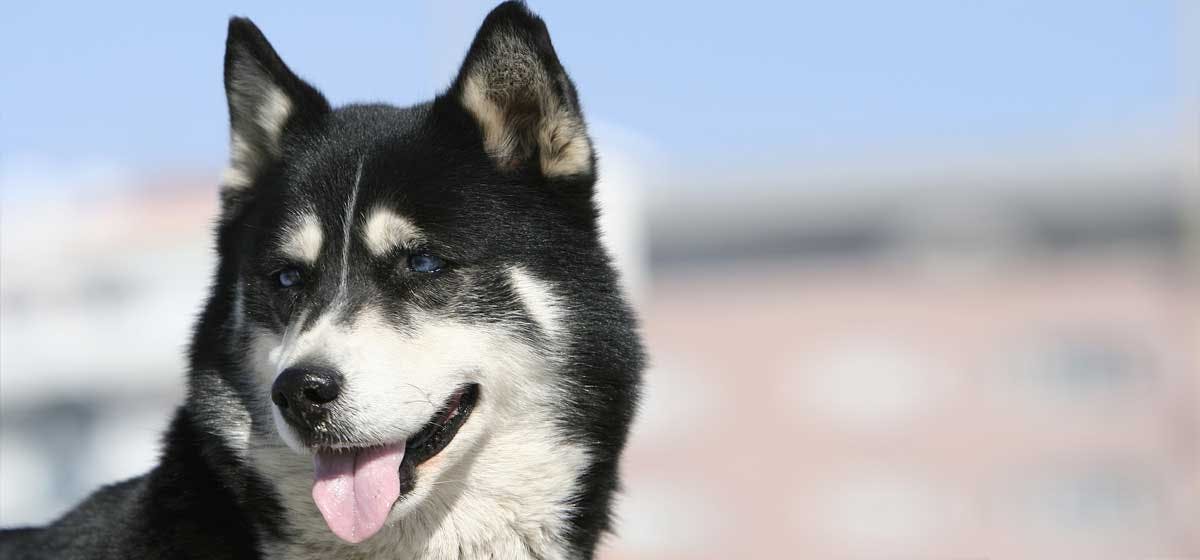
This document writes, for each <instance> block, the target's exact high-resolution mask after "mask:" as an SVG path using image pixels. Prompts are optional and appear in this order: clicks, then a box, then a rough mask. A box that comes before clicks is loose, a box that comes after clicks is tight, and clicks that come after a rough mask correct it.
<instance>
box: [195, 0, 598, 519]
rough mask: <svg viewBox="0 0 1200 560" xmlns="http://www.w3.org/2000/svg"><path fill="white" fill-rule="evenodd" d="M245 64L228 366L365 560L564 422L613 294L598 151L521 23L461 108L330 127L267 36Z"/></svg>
mask: <svg viewBox="0 0 1200 560" xmlns="http://www.w3.org/2000/svg"><path fill="white" fill-rule="evenodd" d="M226 48H227V50H226V55H225V89H226V93H227V96H228V104H229V113H230V123H231V158H230V164H229V168H228V170H227V172H226V174H225V176H224V179H223V186H222V216H221V225H220V235H219V242H218V243H219V249H220V254H221V263H220V267H221V270H222V271H223V272H222V273H221V274H222V275H224V276H223V277H224V278H226V279H227V282H228V284H227V288H228V291H229V294H228V296H229V297H231V298H232V301H233V304H232V306H231V309H230V311H229V318H228V321H227V323H226V326H225V328H226V330H228V331H229V332H230V333H231V335H230V336H229V337H228V346H229V354H230V355H232V356H237V357H238V359H239V360H240V362H241V367H242V369H243V371H245V372H246V374H247V375H248V376H249V377H250V378H251V379H250V381H249V383H248V384H247V386H248V387H249V388H248V389H247V392H248V394H249V395H250V396H249V399H250V400H251V401H252V403H251V404H252V405H253V406H251V409H252V411H253V412H252V414H253V415H255V417H256V419H257V420H258V424H260V425H269V426H272V427H273V430H271V431H266V430H259V431H257V432H256V435H255V436H254V437H257V438H266V439H274V440H276V441H280V442H282V443H283V444H286V446H287V447H288V448H290V450H291V451H292V452H294V453H295V454H299V455H301V456H311V457H312V460H313V461H314V462H315V471H314V478H315V483H314V485H313V491H312V496H313V500H314V501H315V503H316V505H317V506H318V508H319V509H320V510H321V512H322V514H323V515H324V518H325V520H326V521H327V523H328V524H329V527H330V528H331V529H332V530H333V531H334V532H335V533H336V534H338V536H340V537H342V538H343V539H344V540H347V541H351V542H358V541H361V540H363V539H366V538H368V537H370V536H371V535H372V534H374V533H375V532H377V531H378V530H379V529H380V527H381V526H383V524H385V523H386V521H387V518H388V516H389V514H392V515H394V514H395V512H394V511H393V510H394V509H404V508H412V507H416V504H418V503H419V502H420V500H421V498H422V497H423V496H425V495H427V494H428V493H429V492H430V491H431V488H432V485H433V481H434V480H436V478H437V477H438V473H440V472H443V471H445V470H446V469H448V468H451V467H452V466H453V465H454V464H456V463H461V462H463V461H466V460H467V458H468V457H470V455H471V453H472V452H473V451H474V450H476V449H477V448H479V447H480V446H481V445H482V444H483V443H482V442H483V441H484V440H485V439H486V438H487V437H488V434H489V432H491V431H494V430H497V429H500V427H501V426H502V425H503V424H504V423H506V422H522V421H525V420H526V419H525V418H523V417H527V416H530V415H533V416H536V417H540V416H537V415H538V414H541V413H540V412H539V411H543V410H546V409H547V407H551V406H553V403H556V402H558V403H561V402H563V401H565V400H566V397H565V393H566V391H567V389H568V385H569V384H570V383H571V381H570V380H569V379H568V378H566V377H564V376H562V375H556V374H555V373H556V372H558V371H559V368H560V366H562V365H563V363H562V362H563V360H564V359H565V358H564V356H568V355H569V349H570V348H571V347H572V344H573V340H574V339H575V338H577V335H578V334H579V333H577V332H575V329H574V328H573V326H572V324H573V320H572V317H573V314H574V313H575V311H576V309H575V304H573V300H574V298H575V297H577V296H572V295H569V294H568V293H567V292H568V291H570V292H571V293H573V294H585V295H586V294H588V293H589V291H592V292H593V293H594V295H595V296H596V297H610V296H611V294H610V293H609V292H611V291H612V290H613V283H612V282H613V280H612V278H613V273H612V271H611V269H610V268H609V266H608V261H607V258H606V257H605V256H604V251H603V250H602V249H601V247H600V243H599V239H598V232H597V228H596V210H595V207H594V204H593V202H592V198H593V186H594V183H595V170H594V166H595V158H594V155H593V150H592V146H591V141H590V140H589V138H588V135H587V131H586V126H585V123H584V120H583V117H582V114H581V112H580V109H579V101H578V98H577V96H576V93H575V89H574V86H573V84H572V82H571V80H570V79H569V78H568V77H567V74H566V73H565V71H564V70H563V68H562V66H561V65H560V63H559V61H558V58H557V56H556V54H555V51H554V48H553V46H552V44H551V42H550V37H549V35H548V33H547V31H546V27H545V25H544V24H543V23H542V21H541V20H540V19H539V18H537V17H536V16H534V15H532V14H530V13H529V12H528V11H527V10H526V9H525V7H524V6H523V5H521V4H518V3H506V4H503V5H501V6H500V7H499V8H497V9H496V10H494V11H493V12H492V13H491V14H490V15H489V16H488V17H487V19H486V20H485V21H484V23H483V25H482V27H481V29H480V30H479V33H478V35H477V36H476V38H475V40H474V42H473V43H472V45H471V47H470V50H469V52H468V54H467V56H466V59H465V61H464V62H463V65H462V68H461V70H460V71H459V74H458V76H457V77H456V78H455V80H454V82H453V84H452V85H451V86H450V88H449V89H448V90H447V91H446V92H445V93H444V94H442V95H440V96H438V97H437V98H436V99H434V100H433V101H432V102H428V103H424V104H420V105H415V106H412V107H407V108H397V107H393V106H388V105H382V104H377V105H349V106H345V107H340V108H333V107H331V106H330V104H329V103H328V102H327V101H326V100H325V98H324V97H323V96H322V95H321V93H320V92H319V91H318V90H317V89H316V88H314V87H313V86H311V85H309V84H308V83H307V82H305V81H304V80H302V79H300V78H299V77H298V76H297V75H296V74H295V73H293V72H292V71H291V70H290V69H289V68H288V66H287V65H286V64H284V62H283V60H282V59H281V58H280V57H279V55H278V54H277V53H276V52H275V50H274V49H273V48H272V46H271V45H270V44H269V43H268V42H267V40H266V38H265V37H264V36H263V34H262V33H261V32H260V31H259V30H258V28H257V27H255V26H254V24H252V23H251V22H250V21H249V20H245V19H234V20H232V21H231V22H230V26H229V37H228V42H227V47H226ZM583 278H590V279H592V280H591V281H590V283H589V281H585V280H581V279H583ZM544 417H545V419H546V420H545V421H546V422H547V423H551V422H553V421H554V420H553V419H552V418H550V417H549V415H545V416H544ZM268 418H269V421H268V420H267V419H268ZM258 444H259V445H269V444H270V442H259V443H258ZM401 498H402V499H401ZM398 501H399V502H398ZM398 503H400V504H402V505H397V504H398ZM394 506H395V507H394Z"/></svg>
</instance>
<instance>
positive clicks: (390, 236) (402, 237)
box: [363, 207, 421, 257]
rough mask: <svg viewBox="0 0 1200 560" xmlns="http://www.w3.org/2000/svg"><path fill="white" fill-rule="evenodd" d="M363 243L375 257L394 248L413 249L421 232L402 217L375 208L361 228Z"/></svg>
mask: <svg viewBox="0 0 1200 560" xmlns="http://www.w3.org/2000/svg"><path fill="white" fill-rule="evenodd" d="M363 241H365V242H366V243H367V248H368V249H370V250H371V253H372V254H374V255H375V256H377V257H378V256H382V255H385V254H387V253H388V252H389V251H391V250H392V249H395V248H396V247H404V248H406V249H413V248H415V247H416V246H417V244H418V243H420V241H421V230H420V229H418V228H417V226H415V225H413V223H412V222H410V221H408V219H406V218H405V217H404V216H401V215H400V214H397V213H395V212H393V211H392V210H390V209H388V208H384V207H376V208H375V209H374V210H372V211H371V215H370V217H368V218H367V225H366V227H365V228H363Z"/></svg>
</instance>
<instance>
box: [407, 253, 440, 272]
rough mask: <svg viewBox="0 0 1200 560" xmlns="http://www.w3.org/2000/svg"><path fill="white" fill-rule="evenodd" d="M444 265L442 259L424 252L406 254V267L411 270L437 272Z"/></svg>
mask: <svg viewBox="0 0 1200 560" xmlns="http://www.w3.org/2000/svg"><path fill="white" fill-rule="evenodd" d="M445 265H446V263H444V262H442V259H440V258H438V257H435V256H433V255H429V254H425V253H418V254H415V255H409V256H408V269H409V270H411V271H413V272H425V273H428V272H437V271H439V270H441V269H442V267H443V266H445Z"/></svg>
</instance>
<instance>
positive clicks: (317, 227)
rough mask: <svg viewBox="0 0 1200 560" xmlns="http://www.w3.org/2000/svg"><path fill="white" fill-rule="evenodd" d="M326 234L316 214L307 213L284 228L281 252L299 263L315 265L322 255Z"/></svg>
mask: <svg viewBox="0 0 1200 560" xmlns="http://www.w3.org/2000/svg"><path fill="white" fill-rule="evenodd" d="M324 236H325V234H324V233H323V232H322V231H321V222H320V220H318V219H317V216H316V214H312V213H309V212H306V213H304V214H301V215H299V216H297V217H296V218H295V220H294V221H293V222H292V223H290V224H288V225H287V226H285V227H284V228H283V233H282V234H281V239H282V244H281V245H280V250H281V251H283V254H285V255H287V256H289V257H291V258H293V259H296V260H298V261H301V262H304V263H307V264H313V263H315V262H317V257H319V256H320V255H321V244H322V243H323V242H324Z"/></svg>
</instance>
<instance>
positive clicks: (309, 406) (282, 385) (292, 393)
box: [271, 366, 342, 423]
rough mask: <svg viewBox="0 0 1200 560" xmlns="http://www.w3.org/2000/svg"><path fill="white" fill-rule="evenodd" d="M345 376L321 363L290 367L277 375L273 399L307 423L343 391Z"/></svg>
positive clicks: (293, 415) (287, 413)
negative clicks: (321, 365)
mask: <svg viewBox="0 0 1200 560" xmlns="http://www.w3.org/2000/svg"><path fill="white" fill-rule="evenodd" d="M341 378H342V376H341V374H339V373H338V372H336V371H334V370H331V369H328V368H322V367H311V366H308V367H291V368H288V369H286V370H284V371H283V373H281V374H279V377H277V378H275V383H274V384H273V385H272V386H271V401H273V402H274V403H275V406H278V407H279V410H280V411H281V412H283V413H284V415H286V416H289V417H291V418H292V420H295V421H300V422H304V423H307V422H308V420H309V419H310V418H311V417H312V416H313V415H314V414H318V413H321V412H323V406H324V405H326V404H329V403H331V402H333V401H334V400H336V399H337V398H338V395H340V394H341V392H342V380H341Z"/></svg>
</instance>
